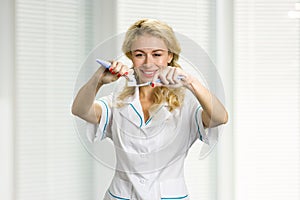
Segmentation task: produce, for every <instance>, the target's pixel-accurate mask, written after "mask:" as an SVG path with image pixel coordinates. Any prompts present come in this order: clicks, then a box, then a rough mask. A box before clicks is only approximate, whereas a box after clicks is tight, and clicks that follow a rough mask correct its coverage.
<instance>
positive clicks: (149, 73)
mask: <svg viewBox="0 0 300 200" xmlns="http://www.w3.org/2000/svg"><path fill="white" fill-rule="evenodd" d="M144 73H145V74H147V75H151V74H154V72H144Z"/></svg>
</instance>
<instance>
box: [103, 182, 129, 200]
mask: <svg viewBox="0 0 300 200" xmlns="http://www.w3.org/2000/svg"><path fill="white" fill-rule="evenodd" d="M107 193H108V195H109V196H110V197H111V198H110V199H123V200H130V199H131V193H132V184H131V183H130V182H128V181H125V180H123V179H120V178H118V177H114V178H113V180H112V182H111V184H110V186H109V189H108V191H107Z"/></svg>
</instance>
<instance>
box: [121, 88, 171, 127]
mask: <svg viewBox="0 0 300 200" xmlns="http://www.w3.org/2000/svg"><path fill="white" fill-rule="evenodd" d="M122 103H123V104H124V105H123V106H121V107H120V108H119V113H120V114H121V115H122V117H124V118H126V119H127V120H128V121H129V122H131V123H133V124H134V125H135V126H137V127H139V128H147V127H151V126H156V125H158V124H162V123H164V122H165V120H166V119H168V118H169V117H170V116H172V113H171V112H170V111H169V110H168V104H167V103H166V102H164V103H163V104H161V105H159V106H158V107H157V109H155V110H154V111H153V112H152V113H151V116H150V118H149V119H148V120H147V121H146V122H145V119H144V113H143V109H142V105H141V102H140V99H139V88H138V87H136V88H135V93H134V95H132V96H129V97H128V98H126V99H125V100H123V102H122Z"/></svg>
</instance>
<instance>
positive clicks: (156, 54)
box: [153, 53, 161, 57]
mask: <svg viewBox="0 0 300 200" xmlns="http://www.w3.org/2000/svg"><path fill="white" fill-rule="evenodd" d="M153 56H154V57H160V56H161V54H160V53H155V54H153Z"/></svg>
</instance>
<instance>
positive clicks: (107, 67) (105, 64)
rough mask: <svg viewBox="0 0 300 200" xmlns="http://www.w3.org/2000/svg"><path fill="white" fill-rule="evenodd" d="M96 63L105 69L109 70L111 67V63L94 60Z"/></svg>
mask: <svg viewBox="0 0 300 200" xmlns="http://www.w3.org/2000/svg"><path fill="white" fill-rule="evenodd" d="M96 62H97V63H99V64H100V65H102V66H103V67H105V68H106V69H109V68H110V65H111V63H109V62H107V61H104V60H100V59H96Z"/></svg>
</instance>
